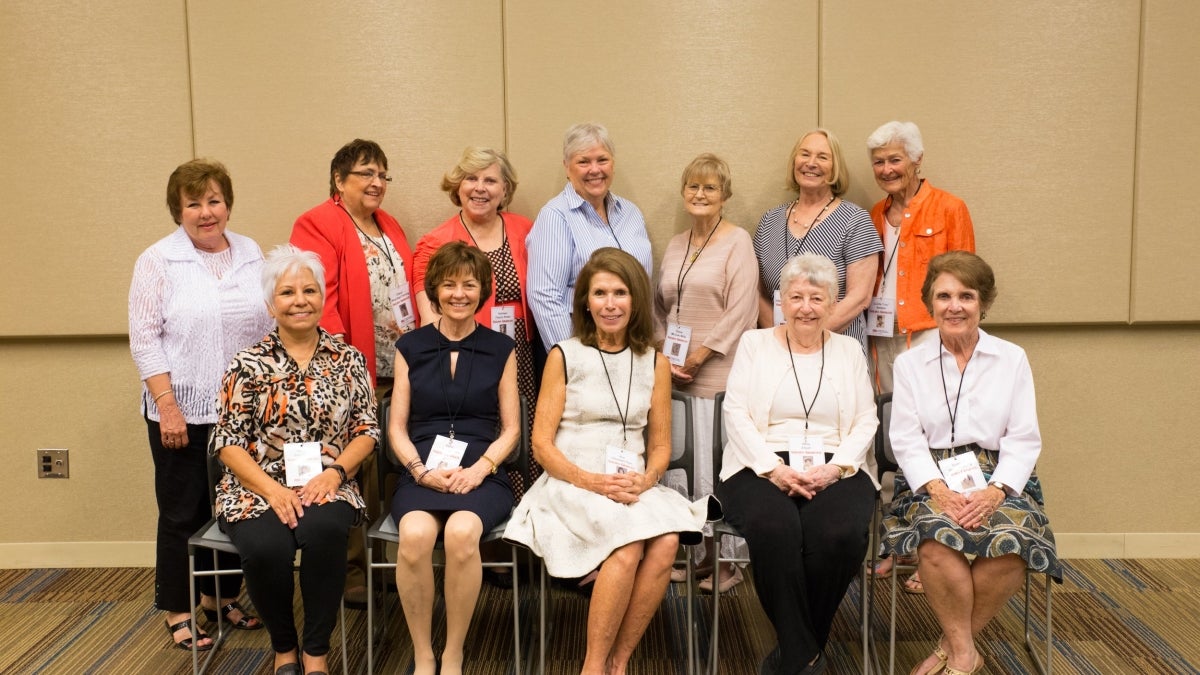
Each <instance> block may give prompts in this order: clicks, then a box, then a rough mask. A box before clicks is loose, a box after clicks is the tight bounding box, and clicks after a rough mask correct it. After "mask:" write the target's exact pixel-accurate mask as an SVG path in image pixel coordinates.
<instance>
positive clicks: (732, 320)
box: [654, 153, 758, 592]
mask: <svg viewBox="0 0 1200 675" xmlns="http://www.w3.org/2000/svg"><path fill="white" fill-rule="evenodd" d="M680 182H681V185H680V192H681V193H682V195H683V208H684V210H685V211H687V213H688V216H690V218H691V221H692V225H691V227H689V228H688V229H687V230H686V231H684V232H680V233H679V234H677V235H675V236H674V237H673V238H672V239H671V241H670V243H668V244H667V251H666V253H665V254H664V255H663V260H662V267H661V270H660V272H659V279H658V286H657V287H656V289H655V294H654V301H655V302H654V309H655V312H654V318H655V331H656V335H655V338H656V339H657V340H658V341H659V344H660V345H662V347H663V352H664V354H666V356H667V359H668V360H670V361H671V380H672V384H673V385H674V388H675V389H676V390H678V391H680V392H682V393H684V394H686V395H687V396H689V397H691V398H692V408H693V410H692V415H693V421H694V425H693V426H694V429H693V432H694V435H695V441H694V447H695V459H696V467H695V480H696V485H694V486H690V487H691V488H692V491H693V494H692V496H693V497H694V498H699V497H701V496H703V495H710V494H712V492H713V475H712V473H713V454H712V453H713V452H714V450H713V438H712V428H713V410H714V405H713V397H714V396H716V394H717V392H720V391H724V390H725V380H726V379H727V378H728V377H729V369H730V367H731V366H732V365H733V355H734V352H735V351H736V349H737V345H738V339H739V338H740V337H741V336H742V333H744V332H746V331H747V330H751V329H753V328H754V325H755V321H756V319H757V317H758V304H757V302H758V301H757V296H756V294H755V289H756V288H757V283H758V277H757V276H756V275H757V270H758V263H757V261H756V259H755V257H754V246H753V244H752V243H751V241H750V235H749V234H748V233H747V232H746V231H745V230H743V229H742V228H740V227H738V226H737V225H735V224H734V223H731V222H729V221H727V220H725V217H724V215H723V209H724V206H725V200H727V199H729V198H730V197H731V196H732V195H733V189H732V180H731V178H730V174H729V165H728V164H726V163H725V161H724V160H722V159H721V158H719V157H717V156H716V155H713V154H708V153H705V154H702V155H700V156H699V157H697V158H696V159H694V160H692V162H691V163H690V164H688V166H687V168H686V169H684V170H683V176H682V178H681V181H680ZM719 451H720V450H719V449H718V450H717V452H719ZM726 541H727V543H726V546H729V547H730V549H731V550H729V551H726V553H727V554H729V555H733V554H735V551H734V550H732V549H733V547H734V543H733V541H732V540H726ZM710 548H711V546H705V547H704V550H705V551H707V550H710ZM743 557H744V556H743ZM710 571H711V565H710V566H709V569H708V570H702V571H701V576H705V575H706V572H710ZM681 574H682V572H676V573H675V575H676V580H677V581H682V580H683V578H682V577H681V576H679V575H681ZM741 580H742V574H741V571H740V570H739V569H738V568H737V567H735V566H733V565H729V566H727V567H725V568H723V569H721V570H720V571H719V572H718V573H717V579H716V582H715V583H718V584H720V586H721V591H722V592H724V591H725V590H728V589H729V588H732V587H733V586H734V585H736V584H738V583H739V582H740V581H741ZM713 583H714V580H713V578H712V577H708V578H705V579H703V580H702V581H701V582H700V588H701V589H702V590H712V585H713Z"/></svg>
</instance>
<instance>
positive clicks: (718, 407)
mask: <svg viewBox="0 0 1200 675" xmlns="http://www.w3.org/2000/svg"><path fill="white" fill-rule="evenodd" d="M724 408H725V392H723V391H718V392H717V395H716V396H714V397H713V434H712V437H713V449H712V456H713V482H714V483H718V482H720V480H721V460H722V459H723V455H724V454H725V411H724Z"/></svg>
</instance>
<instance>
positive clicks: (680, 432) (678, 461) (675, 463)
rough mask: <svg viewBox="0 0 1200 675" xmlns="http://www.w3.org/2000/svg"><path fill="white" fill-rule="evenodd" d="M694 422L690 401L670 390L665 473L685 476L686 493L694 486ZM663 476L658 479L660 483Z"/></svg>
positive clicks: (686, 397)
mask: <svg viewBox="0 0 1200 675" xmlns="http://www.w3.org/2000/svg"><path fill="white" fill-rule="evenodd" d="M694 424H695V421H694V419H693V418H692V399H691V398H689V397H688V396H686V395H684V394H681V393H679V392H677V391H675V390H674V389H672V390H671V461H670V462H669V463H668V464H667V471H674V470H680V471H683V472H684V474H685V475H686V476H687V485H688V493H689V494H690V493H691V488H692V486H694V485H695V484H696V482H695V470H696V460H695V456H696V449H695V434H693V433H692V429H693V428H694V426H693V425H694ZM665 477H666V476H665V475H664V476H661V477H660V478H659V480H660V482H661V481H663V480H664V479H665Z"/></svg>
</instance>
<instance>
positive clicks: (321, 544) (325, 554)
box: [222, 502, 358, 656]
mask: <svg viewBox="0 0 1200 675" xmlns="http://www.w3.org/2000/svg"><path fill="white" fill-rule="evenodd" d="M357 517H358V514H357V513H356V512H355V510H354V507H353V506H351V505H349V504H347V503H346V502H330V503H328V504H321V505H316V504H314V505H312V506H310V507H308V508H305V509H304V517H303V518H300V520H299V522H298V524H297V525H296V529H294V530H293V529H291V528H289V527H288V526H287V525H284V524H283V523H282V522H280V520H279V517H278V516H276V515H275V512H274V511H267V512H266V513H264V514H262V515H261V516H259V517H257V518H251V519H249V520H239V521H237V522H235V523H224V524H223V525H222V527H223V529H224V530H225V531H226V532H227V533H228V534H229V538H230V539H231V540H233V544H234V546H237V549H238V553H239V554H241V557H242V572H243V573H245V575H246V592H247V593H249V594H250V599H251V600H253V601H254V607H255V609H257V610H258V613H259V616H261V617H262V620H263V623H265V624H266V625H267V632H268V633H270V635H271V647H272V648H273V649H274V650H275V651H276V652H290V651H292V650H293V649H295V648H296V647H297V646H298V645H299V643H298V641H297V635H296V618H295V616H294V615H293V612H292V595H293V594H294V592H295V587H296V586H295V581H294V579H293V574H292V563H293V561H294V560H295V558H296V550H297V549H299V550H301V551H303V553H302V554H301V556H300V597H301V599H302V600H303V602H304V642H303V645H302V646H303V648H304V652H305V653H306V654H309V655H311V656H323V655H325V654H327V653H329V636H330V634H331V633H333V627H334V625H336V624H337V615H338V606H339V605H340V604H341V602H342V591H343V588H344V586H345V583H346V539H347V537H348V535H349V533H350V528H351V526H352V525H354V521H355V520H356V519H357Z"/></svg>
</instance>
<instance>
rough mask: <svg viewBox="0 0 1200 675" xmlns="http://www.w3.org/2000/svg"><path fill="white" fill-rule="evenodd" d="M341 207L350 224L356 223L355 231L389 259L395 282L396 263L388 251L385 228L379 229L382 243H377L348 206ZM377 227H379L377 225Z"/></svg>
mask: <svg viewBox="0 0 1200 675" xmlns="http://www.w3.org/2000/svg"><path fill="white" fill-rule="evenodd" d="M341 206H342V210H343V211H345V212H346V215H348V216H350V222H352V223H354V229H356V230H358V231H359V233H360V234H362V236H364V237H366V238H367V241H369V242H371V245H372V246H374V247H375V248H377V249H379V251H380V252H381V253H383V257H385V258H387V261H388V267H390V268H392V279H393V280H395V278H396V262H395V261H394V260H392V254H391V252H390V251H388V238H387V235H386V234H384V233H383V228H382V227H380V228H379V240H380V242H382V243H379V242H376V241H375V238H374V237H372V236H371V235H369V234H367V232H366V230H363V229H362V227H360V226H359V224H358V219H357V218H355V217H354V214H352V213H350V210H349V209H347V208H346V205H345V204H342V205H341ZM376 227H379V226H378V225H376Z"/></svg>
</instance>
